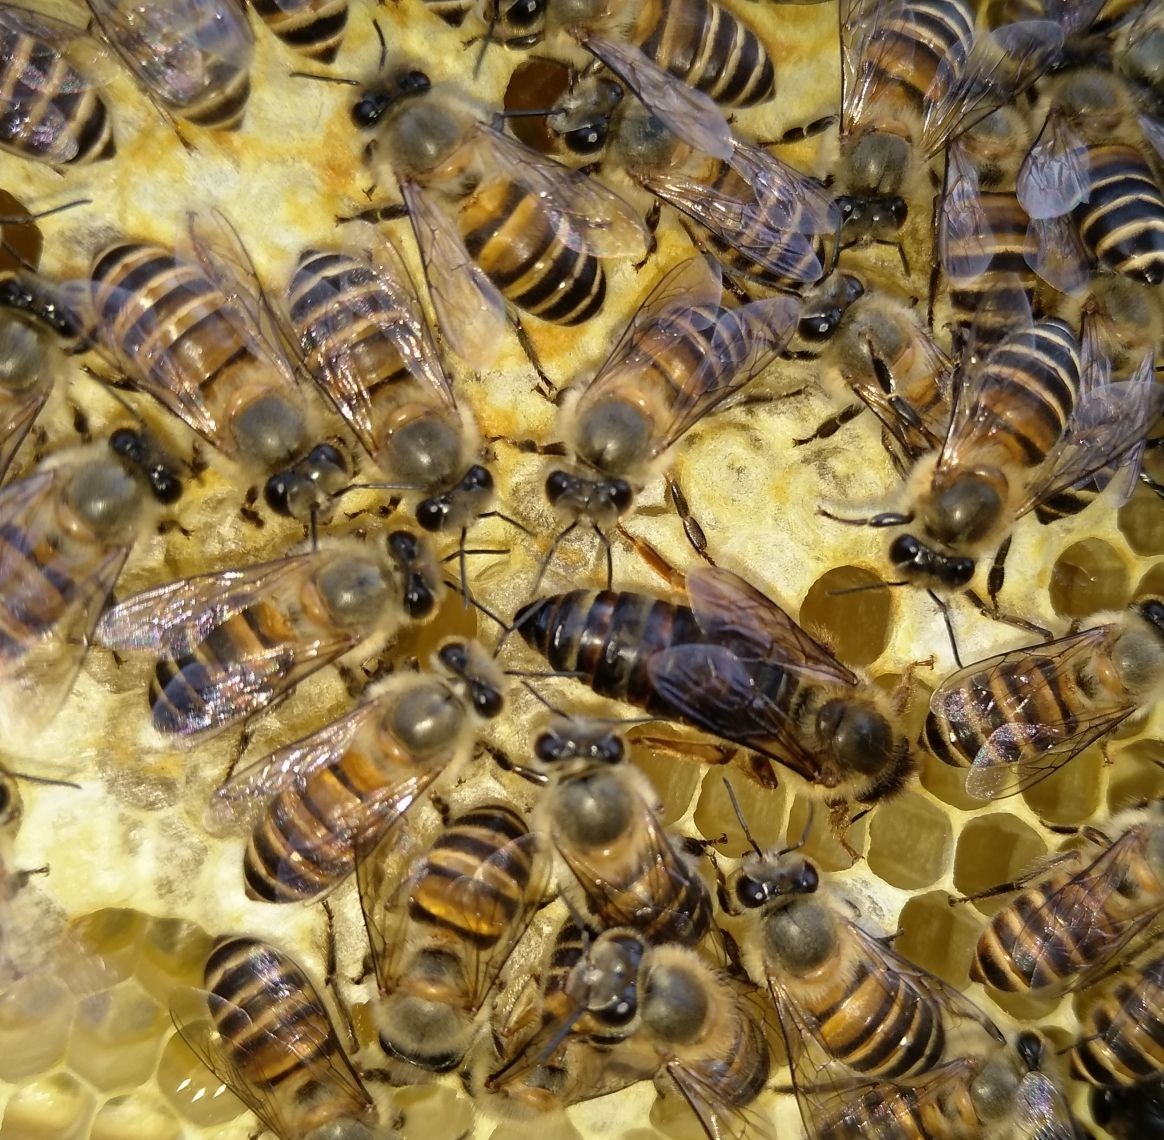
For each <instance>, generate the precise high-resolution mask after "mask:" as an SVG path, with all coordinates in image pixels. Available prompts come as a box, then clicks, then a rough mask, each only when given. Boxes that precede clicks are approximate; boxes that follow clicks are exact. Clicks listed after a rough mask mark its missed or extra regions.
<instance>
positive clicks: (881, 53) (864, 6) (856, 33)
mask: <svg viewBox="0 0 1164 1140" xmlns="http://www.w3.org/2000/svg"><path fill="white" fill-rule="evenodd" d="M840 20H841V80H842V93H841V128H840V129H841V163H840V169H839V171H838V175H837V177H838V182H839V183H840V186H841V190H842V193H841V196H840V197H839V198H838V199H837V202H838V205H839V206H840V208H841V213H842V216H843V218H844V226H845V229H846V230H847V231H849V232H850V233H851V234H852V236H853V238H854V239H855V240H861V239H872V240H874V241H888V242H891V243H892V244H895V245H896V244H897V240H896V238H895V237H894V235H895V234H896V232H897V231H898V230H900V228H901V227H902V225H903V224H904V222H905V220H906V216H907V214H908V198H909V196H910V192H911V186H912V183H913V181H914V179H915V177H916V170H917V168H918V165H919V163H921V162H928V161H929V160H930V159H932V158H933V156H934V155H935V154H937V153H938V151H940V150H941V149H942V147H943V146H945V144H946V143H947V142H949V141H950V140H951V139H952V138H955V137H957V135H958V134H959V133H961V132H962V131H963V130H965V129H966V128H967V127H968V126H970V125H972V124H973V123H975V122H976V121H978V120H979V119H981V118H982V117H984V116H985V115H987V114H989V113H990V111H992V110H994V109H995V108H997V107H1000V106H1002V105H1004V104H1006V103H1009V102H1012V101H1013V100H1014V99H1015V98H1017V96H1018V95H1020V94H1021V93H1022V92H1023V91H1025V90H1026V89H1027V87H1029V86H1030V85H1031V84H1032V83H1033V82H1034V81H1035V80H1036V79H1037V78H1038V77H1039V76H1040V75H1041V74H1042V73H1043V71H1045V70H1046V68H1047V67H1048V66H1049V65H1050V64H1051V63H1052V62H1053V61H1054V59H1055V58H1056V56H1057V54H1058V52H1059V50H1060V48H1061V47H1062V44H1063V32H1062V29H1061V28H1060V27H1059V26H1058V25H1057V24H1056V23H1055V22H1053V21H1050V20H1029V21H1022V22H1020V23H1013V24H1007V25H1006V26H1004V27H1001V28H998V29H996V30H994V31H992V32H983V33H981V34H979V35H977V36H976V35H975V33H974V14H973V12H972V11H971V9H970V7H969V5H968V4H966V3H964V2H963V0H905V2H903V3H896V4H886V3H882V2H881V0H842V3H841V7H840ZM899 248H900V247H899Z"/></svg>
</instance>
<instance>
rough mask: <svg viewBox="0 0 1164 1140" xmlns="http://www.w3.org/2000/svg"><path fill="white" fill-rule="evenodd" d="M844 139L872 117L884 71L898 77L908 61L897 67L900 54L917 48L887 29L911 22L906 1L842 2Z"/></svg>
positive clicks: (857, 0)
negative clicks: (901, 21) (898, 54)
mask: <svg viewBox="0 0 1164 1140" xmlns="http://www.w3.org/2000/svg"><path fill="white" fill-rule="evenodd" d="M839 16H840V22H841V137H842V138H848V137H850V136H852V135H853V133H854V132H855V130H856V128H857V127H859V126H860V125H861V123H862V122H863V121H864V120H865V118H866V116H867V115H868V113H869V110H870V108H871V106H872V102H873V99H874V97H875V94H876V88H877V81H878V76H879V75H880V73H881V72H882V70H883V69H887V70H888V72H889V73H890V74H895V73H896V72H897V70H898V68H904V67H906V66H907V61H904V60H903V61H901V63H896V62H895V61H894V57H895V55H896V54H897V53H899V52H904V51H906V50H910V49H912V48H913V46H914V41H913V40H911V39H906V38H902V39H900V40H898V38H897V37H896V36H894V35H893V33H892V31H891V30H888V29H887V25H888V24H889V22H890V21H891V20H907V19H911V18H912V17H911V14H910V11H909V8H908V5H907V4H906V3H905V2H904V0H841V3H840V12H839Z"/></svg>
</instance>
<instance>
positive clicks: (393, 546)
mask: <svg viewBox="0 0 1164 1140" xmlns="http://www.w3.org/2000/svg"><path fill="white" fill-rule="evenodd" d="M388 552H389V553H390V554H391V555H392V557H393V558H395V559H397V560H398V561H400V562H415V561H416V559H417V557H418V555H419V553H420V545H419V543H418V542H417V541H416V535H414V534H413V533H412V532H411V531H407V530H394V531H393V532H392V533H391V534H390V535H389V536H388Z"/></svg>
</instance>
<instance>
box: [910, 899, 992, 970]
mask: <svg viewBox="0 0 1164 1140" xmlns="http://www.w3.org/2000/svg"><path fill="white" fill-rule="evenodd" d="M898 926H899V927H900V928H901V933H900V934H899V935H898V936H897V939H896V940H895V941H894V943H893V946H894V949H895V950H897V951H898V953H900V954H904V955H905V957H906V958H908V959H909V960H910V961H911V962H916V963H917V964H918V965H919V966H922V967H924V968H925V969H927V970H929V971H930V972H931V973H933V974H937V975H938V977H939V978H945V979H946V981H948V982H950V983H951V984H952V985H954V986H957V987H958V988H959V989H965V987H966V983H967V979H968V978H969V976H970V962H971V961H972V960H973V957H974V947H975V946H976V945H977V944H978V932H979V930H980V929H981V924H980V922H979V920H978V918H977V916H976V915H975V914H974V911H973V910H972V909H971V908H970V907H968V906H965V905H962V904H955V905H953V906H951V905H950V896H949V895H948V894H946V892H945V891H930V892H929V893H928V894H924V895H915V896H914V897H913V898H911V899H910V900H909V902H907V903H906V904H905V906H904V907H902V909H901V914H900V916H899V917H898Z"/></svg>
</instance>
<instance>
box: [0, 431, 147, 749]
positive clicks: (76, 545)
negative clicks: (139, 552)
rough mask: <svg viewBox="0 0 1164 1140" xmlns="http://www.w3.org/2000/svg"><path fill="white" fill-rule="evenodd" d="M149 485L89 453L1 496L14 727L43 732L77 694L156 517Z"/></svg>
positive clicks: (2, 582)
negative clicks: (97, 631) (105, 617)
mask: <svg viewBox="0 0 1164 1140" xmlns="http://www.w3.org/2000/svg"><path fill="white" fill-rule="evenodd" d="M146 483H147V480H146V479H145V478H143V477H141V475H140V472H138V471H137V470H136V469H135V468H134V467H133V465H132V464H129V463H125V462H123V461H121V460H120V459H119V458H118V457H117V456H115V455H112V454H101V453H95V452H94V451H93V450H91V449H90V450H86V451H82V452H80V453H74V454H73V455H71V456H69V457H67V458H62V459H60V460H59V461H54V462H53V464H52V465H51V466H42V467H40V468H38V469H37V470H36V471H35V472H34V473H33V474H31V475H29V476H27V477H26V478H24V479H20V480H18V481H17V482H15V483H11V484H9V485H8V486H7V487H5V488H4V489H3V490H2V491H0V535H2V536H3V538H2V542H0V687H2V688H3V690H4V696H5V705H6V708H7V715H8V716H9V717H10V718H11V719H10V723H12V724H14V725H20V726H23V727H24V728H26V729H28V730H30V731H39V730H40V729H42V728H44V727H45V725H47V724H48V722H49V721H50V720H51V719H52V718H53V717H54V716H55V715H56V713H57V711H58V709H59V708H60V706H61V704H62V703H63V702H64V700H65V698H66V697H67V696H68V694H69V692H70V690H71V689H72V685H73V680H74V678H75V677H76V676H77V673H78V671H79V670H80V668H81V662H82V660H83V659H84V656H85V650H86V648H87V647H88V644H89V639H90V635H91V634H92V632H93V629H94V626H95V625H96V623H97V619H98V617H99V616H100V614H101V611H102V609H103V608H104V606H105V603H106V601H107V600H108V598H109V595H110V594H111V593H112V591H113V586H114V583H115V582H116V581H117V577H118V575H119V574H120V573H121V568H122V566H124V565H125V560H126V558H127V557H128V556H129V552H130V549H131V548H132V546H133V544H134V542H135V541H136V540H137V538H138V536H139V534H140V533H141V531H142V528H143V525H144V523H145V521H146V520H147V518H148V517H149V514H150V511H149V507H148V498H147V487H146Z"/></svg>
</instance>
